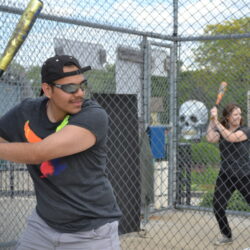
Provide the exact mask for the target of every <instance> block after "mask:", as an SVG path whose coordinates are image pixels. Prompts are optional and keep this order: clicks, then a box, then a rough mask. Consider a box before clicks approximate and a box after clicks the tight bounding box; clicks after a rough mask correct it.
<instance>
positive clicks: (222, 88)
mask: <svg viewBox="0 0 250 250" xmlns="http://www.w3.org/2000/svg"><path fill="white" fill-rule="evenodd" d="M226 90H227V83H226V82H221V84H220V87H219V90H218V94H217V99H216V102H215V106H216V107H217V108H218V107H219V104H220V102H221V100H222V97H223V96H224V94H225V92H226Z"/></svg>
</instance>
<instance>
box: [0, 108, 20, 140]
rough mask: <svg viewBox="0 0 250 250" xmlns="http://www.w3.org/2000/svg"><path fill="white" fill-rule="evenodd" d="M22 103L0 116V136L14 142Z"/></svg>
mask: <svg viewBox="0 0 250 250" xmlns="http://www.w3.org/2000/svg"><path fill="white" fill-rule="evenodd" d="M19 107H20V105H17V106H15V107H14V108H12V109H11V110H9V111H8V112H7V113H5V114H4V115H3V116H2V117H1V118H0V137H2V138H4V139H5V140H7V141H9V142H12V141H15V140H16V138H15V134H16V130H17V127H16V123H17V120H18V118H19V117H18V112H19Z"/></svg>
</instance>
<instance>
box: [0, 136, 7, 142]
mask: <svg viewBox="0 0 250 250" xmlns="http://www.w3.org/2000/svg"><path fill="white" fill-rule="evenodd" d="M2 142H8V141H6V140H5V139H3V138H2V137H0V143H2Z"/></svg>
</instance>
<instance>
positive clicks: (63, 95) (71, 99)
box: [50, 65, 85, 114]
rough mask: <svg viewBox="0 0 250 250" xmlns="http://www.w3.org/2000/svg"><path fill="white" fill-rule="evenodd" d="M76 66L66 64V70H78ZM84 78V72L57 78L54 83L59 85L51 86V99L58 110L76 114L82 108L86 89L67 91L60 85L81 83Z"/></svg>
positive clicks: (64, 69)
mask: <svg viewBox="0 0 250 250" xmlns="http://www.w3.org/2000/svg"><path fill="white" fill-rule="evenodd" d="M76 70H78V68H77V67H76V66H73V65H72V66H65V67H64V68H63V71H64V72H71V71H76ZM83 80H84V77H83V75H82V74H80V75H73V76H67V77H64V78H61V79H59V80H56V81H55V82H54V83H55V84H57V85H59V86H57V87H56V86H51V88H52V89H51V96H50V101H51V103H53V105H54V107H55V109H56V111H58V112H61V113H67V114H76V113H78V112H79V111H80V110H81V108H82V103H83V99H84V95H85V91H84V90H82V89H81V88H79V89H78V90H77V91H76V92H74V93H67V92H65V91H64V90H63V89H61V88H59V87H60V85H67V84H77V85H80V83H82V82H83Z"/></svg>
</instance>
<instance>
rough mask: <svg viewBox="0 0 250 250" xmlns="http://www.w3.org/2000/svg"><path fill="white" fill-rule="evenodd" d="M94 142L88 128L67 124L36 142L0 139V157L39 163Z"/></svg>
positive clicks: (76, 150)
mask: <svg viewBox="0 0 250 250" xmlns="http://www.w3.org/2000/svg"><path fill="white" fill-rule="evenodd" d="M95 142H96V137H95V135H94V134H93V133H92V132H90V131H89V130H87V129H85V128H82V127H78V126H74V125H67V126H65V127H64V128H63V129H62V130H60V131H59V132H56V133H53V134H51V135H50V136H48V137H46V138H45V139H43V140H42V141H41V142H37V143H26V142H20V143H19V142H13V143H8V142H7V143H6V141H2V140H0V159H2V160H8V161H14V162H18V163H27V164H40V163H42V162H44V161H48V160H51V159H55V158H59V157H63V156H68V155H72V154H76V153H79V152H81V151H84V150H87V149H88V148H90V147H92V146H93V145H94V144H95Z"/></svg>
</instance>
